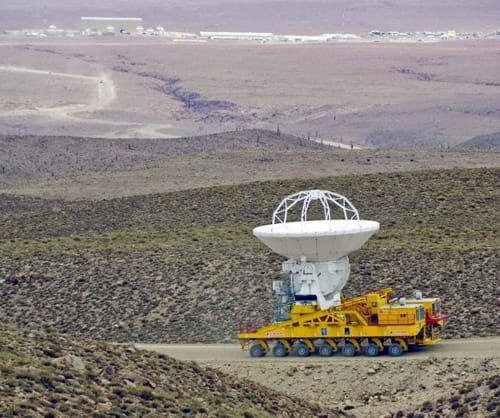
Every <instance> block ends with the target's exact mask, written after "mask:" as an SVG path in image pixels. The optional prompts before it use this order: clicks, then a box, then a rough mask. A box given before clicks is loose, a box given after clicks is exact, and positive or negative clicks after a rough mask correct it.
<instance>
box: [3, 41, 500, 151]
mask: <svg viewBox="0 0 500 418" xmlns="http://www.w3.org/2000/svg"><path fill="white" fill-rule="evenodd" d="M131 41H132V42H130V43H129V42H128V39H124V38H122V39H118V38H117V39H114V40H113V41H109V40H108V39H102V40H100V39H96V40H93V41H92V42H91V41H90V40H89V39H87V38H86V39H74V40H71V39H64V40H61V39H53V40H51V39H46V40H39V39H34V40H32V41H30V43H29V44H27V43H26V41H11V42H1V43H0V57H1V58H0V65H3V66H8V67H18V68H26V69H30V70H35V71H47V72H51V73H71V74H75V73H78V74H85V75H86V76H89V77H94V76H96V74H101V73H103V72H104V73H105V74H108V75H109V77H110V79H111V80H112V82H113V84H114V87H115V94H116V97H115V99H114V100H113V102H111V103H109V104H107V105H106V106H104V107H103V108H101V109H97V110H95V109H90V110H93V111H86V112H85V111H84V112H77V113H72V114H71V115H70V116H71V118H67V117H66V118H59V119H58V118H57V116H60V112H59V110H60V108H61V107H63V108H65V109H66V110H67V109H68V108H67V106H69V105H72V104H74V103H73V102H74V101H75V100H76V101H77V103H78V104H88V102H89V94H91V95H92V96H95V95H96V93H95V87H94V86H92V87H91V89H92V91H89V92H87V93H83V92H82V93H80V92H78V93H77V94H73V92H71V93H68V91H66V90H64V87H67V86H66V84H68V83H69V82H70V81H71V82H74V81H77V80H76V79H74V78H71V79H70V78H68V77H62V76H57V77H56V76H51V77H49V76H48V75H46V74H45V75H44V74H41V73H33V72H30V73H29V74H28V73H12V72H5V71H3V72H0V79H1V80H2V84H3V86H9V85H22V86H25V88H24V89H18V90H13V89H9V88H4V87H2V89H1V93H2V95H1V97H0V127H1V128H2V131H3V132H4V133H7V134H30V133H31V134H42V135H74V136H93V137H146V136H149V137H151V136H155V137H168V136H191V135H197V134H204V133H213V132H222V131H227V130H236V129H249V128H266V129H271V130H276V128H277V126H279V127H280V129H281V131H282V132H286V133H291V134H295V135H299V136H303V137H311V138H313V139H315V138H322V139H323V140H324V141H328V142H332V143H341V144H345V145H344V146H346V145H347V146H350V144H351V143H353V144H354V145H362V146H368V147H371V148H373V147H391V148H395V147H398V146H399V147H401V146H405V147H411V148H419V147H426V148H429V147H438V146H440V145H444V146H447V145H455V144H458V143H461V142H463V141H466V140H468V139H470V138H472V137H474V136H477V135H482V134H491V133H494V132H497V131H499V130H500V119H499V113H498V109H499V102H498V97H499V95H498V90H499V88H500V87H499V85H500V84H499V82H500V80H499V79H498V72H496V71H495V69H496V68H497V67H498V60H499V55H498V54H497V53H496V51H497V49H498V41H494V40H493V41H470V42H469V41H467V42H465V41H464V42H439V43H432V44H425V45H424V44H422V43H420V44H405V45H399V44H383V43H380V44H375V43H368V42H364V43H353V44H347V43H332V44H325V45H319V44H316V45H273V44H269V45H267V44H236V43H210V44H206V45H199V44H198V45H196V44H182V45H180V44H179V43H175V42H171V41H170V42H169V41H165V40H163V41H162V40H159V39H156V40H151V41H150V42H148V40H147V39H144V40H141V42H140V44H139V43H137V42H134V41H133V40H131ZM367 63H369V65H367ZM21 76H23V77H24V78H21ZM42 77H43V80H44V84H43V85H44V86H46V87H45V89H44V90H40V91H39V92H38V94H36V95H33V94H32V93H30V92H33V90H34V89H36V88H38V89H40V86H41V83H40V80H41V79H42ZM49 78H50V81H47V80H48V79H49ZM81 81H82V83H87V84H88V83H89V81H90V80H87V81H84V80H81ZM54 102H55V103H56V104H55V105H53V103H54ZM31 103H36V107H37V108H40V109H42V111H39V110H36V109H30V104H31ZM50 107H54V108H55V111H51V110H50V109H47V108H50ZM17 110H19V111H21V110H22V111H23V112H24V113H17V114H16V113H12V112H13V111H17ZM2 112H3V113H2ZM26 112H28V113H26ZM16 115H17V116H16ZM77 118H80V119H77Z"/></svg>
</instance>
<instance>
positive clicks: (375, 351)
mask: <svg viewBox="0 0 500 418" xmlns="http://www.w3.org/2000/svg"><path fill="white" fill-rule="evenodd" d="M364 353H365V356H368V357H376V356H378V355H379V354H380V348H379V347H378V345H377V344H375V343H370V344H368V345H367V346H366V347H365V349H364Z"/></svg>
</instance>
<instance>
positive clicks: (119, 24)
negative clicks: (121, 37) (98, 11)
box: [80, 17, 143, 34]
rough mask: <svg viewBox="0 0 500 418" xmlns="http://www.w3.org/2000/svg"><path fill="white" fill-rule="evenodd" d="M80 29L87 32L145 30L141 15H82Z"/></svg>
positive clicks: (127, 32) (131, 31)
mask: <svg viewBox="0 0 500 418" xmlns="http://www.w3.org/2000/svg"><path fill="white" fill-rule="evenodd" d="M80 29H81V30H82V32H85V33H124V34H131V33H134V34H135V33H136V32H138V31H142V30H143V23H142V18H140V17H82V18H80Z"/></svg>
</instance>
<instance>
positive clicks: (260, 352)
mask: <svg viewBox="0 0 500 418" xmlns="http://www.w3.org/2000/svg"><path fill="white" fill-rule="evenodd" d="M265 355H266V350H264V349H263V348H262V346H261V345H260V344H254V345H252V346H251V347H250V356H251V357H264V356H265Z"/></svg>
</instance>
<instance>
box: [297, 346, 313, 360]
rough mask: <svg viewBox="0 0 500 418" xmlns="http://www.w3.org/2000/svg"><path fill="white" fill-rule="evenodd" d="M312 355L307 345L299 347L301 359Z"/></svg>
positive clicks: (298, 353)
mask: <svg viewBox="0 0 500 418" xmlns="http://www.w3.org/2000/svg"><path fill="white" fill-rule="evenodd" d="M310 354H311V352H310V351H309V347H308V346H307V345H305V343H299V345H298V346H297V355H298V356H299V357H307V356H309V355H310Z"/></svg>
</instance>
